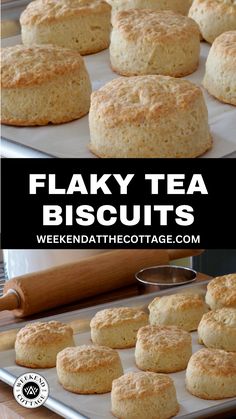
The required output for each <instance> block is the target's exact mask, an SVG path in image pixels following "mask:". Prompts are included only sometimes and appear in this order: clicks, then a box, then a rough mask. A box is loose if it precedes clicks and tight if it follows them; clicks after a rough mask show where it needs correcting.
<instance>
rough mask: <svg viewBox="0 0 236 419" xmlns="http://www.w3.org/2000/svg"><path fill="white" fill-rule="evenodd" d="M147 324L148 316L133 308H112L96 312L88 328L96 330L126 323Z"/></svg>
mask: <svg viewBox="0 0 236 419" xmlns="http://www.w3.org/2000/svg"><path fill="white" fill-rule="evenodd" d="M130 322H132V323H136V322H137V323H139V322H142V323H143V324H145V323H148V314H147V313H145V312H144V311H142V310H140V309H137V308H133V307H114V308H107V309H105V310H101V311H98V312H97V313H96V314H95V316H94V317H93V318H92V320H91V323H90V326H91V327H96V328H97V329H101V328H106V327H113V326H117V325H122V324H124V325H125V324H126V323H130Z"/></svg>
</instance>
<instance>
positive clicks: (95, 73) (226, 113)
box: [2, 36, 236, 158]
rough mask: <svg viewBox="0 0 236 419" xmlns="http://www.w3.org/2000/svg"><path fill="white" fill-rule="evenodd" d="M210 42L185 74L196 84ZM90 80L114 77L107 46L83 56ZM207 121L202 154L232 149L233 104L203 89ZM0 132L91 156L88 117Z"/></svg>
mask: <svg viewBox="0 0 236 419" xmlns="http://www.w3.org/2000/svg"><path fill="white" fill-rule="evenodd" d="M20 42H21V41H20V36H15V37H11V38H5V39H4V40H3V41H2V46H3V47H4V46H10V45H15V44H18V43H20ZM209 49H210V46H209V45H208V44H206V43H204V42H202V43H201V55H200V65H199V68H198V70H197V71H195V73H193V74H191V75H190V76H187V77H185V78H186V79H188V80H191V81H193V82H195V83H198V84H200V83H201V81H202V79H203V75H204V69H205V61H206V57H207V55H208V52H209ZM84 58H85V62H86V66H87V68H88V71H89V74H90V78H91V81H92V86H93V90H96V89H98V88H99V87H101V86H103V85H104V84H105V83H107V82H108V81H110V80H112V79H114V78H116V77H118V76H117V75H116V74H115V73H113V72H112V70H111V68H110V63H109V52H108V50H106V51H102V52H100V53H98V54H93V55H89V56H86V57H84ZM204 96H205V99H206V103H207V107H208V112H209V123H210V128H211V132H212V136H213V148H212V149H211V150H210V151H208V152H207V153H205V154H204V156H203V157H223V156H225V155H227V154H230V153H232V152H234V151H236V124H235V120H236V108H235V107H234V106H231V105H226V104H223V103H221V102H219V101H218V100H216V99H214V98H213V97H211V96H210V95H208V93H207V92H206V91H205V90H204ZM2 136H3V137H5V138H6V139H8V140H10V141H13V142H15V143H18V144H22V145H24V146H27V147H30V148H34V149H36V150H38V151H42V152H45V153H47V154H49V155H52V156H55V157H90V158H95V156H94V155H93V154H92V153H90V151H89V150H88V143H89V128H88V117H87V116H85V117H83V118H81V119H79V120H77V121H73V122H69V123H67V124H62V125H56V126H53V125H50V126H46V127H33V128H32V127H31V128H25V127H10V126H6V125H4V126H2Z"/></svg>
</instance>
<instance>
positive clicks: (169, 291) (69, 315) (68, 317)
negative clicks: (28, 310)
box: [0, 278, 211, 352]
mask: <svg viewBox="0 0 236 419" xmlns="http://www.w3.org/2000/svg"><path fill="white" fill-rule="evenodd" d="M210 280H211V278H209V279H205V280H203V281H202V280H201V281H198V280H196V281H195V282H191V283H190V284H185V285H176V286H173V287H168V289H167V288H166V289H160V290H157V291H154V292H150V293H147V294H141V295H134V296H133V297H127V298H121V299H119V300H114V301H109V302H107V303H100V304H96V305H93V306H90V307H84V308H79V309H78V308H77V309H75V310H72V311H68V312H65V313H59V314H52V315H51V316H44V317H40V319H35V320H30V323H35V322H38V321H50V320H55V319H58V320H59V318H60V319H61V321H65V322H70V321H72V320H73V319H74V317H76V318H78V315H79V316H80V315H81V314H82V315H83V314H84V313H86V312H88V311H90V310H95V309H99V310H102V309H103V308H108V307H110V306H111V307H114V306H118V305H120V304H122V305H124V304H125V303H127V304H128V302H130V301H133V300H135V301H139V300H142V299H144V298H146V297H147V296H148V297H149V296H150V298H154V297H155V296H158V295H170V294H173V290H175V291H176V292H180V290H181V289H186V288H195V287H197V286H203V285H207V284H208V282H209V281H210ZM177 290H179V291H177ZM42 314H43V312H42ZM63 319H64V320H63ZM59 321H60V320H59ZM28 323H29V320H25V321H23V322H20V323H12V324H10V325H7V326H3V327H1V330H0V333H1V332H5V331H8V330H12V329H21V328H22V327H24V326H25V325H26V324H28ZM3 352H4V351H3Z"/></svg>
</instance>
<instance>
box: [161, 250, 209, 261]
mask: <svg viewBox="0 0 236 419" xmlns="http://www.w3.org/2000/svg"><path fill="white" fill-rule="evenodd" d="M203 252H204V249H168V250H167V253H168V256H169V259H170V260H175V259H182V258H186V257H191V256H199V255H201V253H203Z"/></svg>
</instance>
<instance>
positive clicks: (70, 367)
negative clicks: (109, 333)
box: [57, 345, 120, 372]
mask: <svg viewBox="0 0 236 419" xmlns="http://www.w3.org/2000/svg"><path fill="white" fill-rule="evenodd" d="M117 361H120V358H119V354H118V352H117V351H115V350H114V349H111V348H108V347H106V346H96V345H81V346H76V347H71V348H66V349H63V351H61V352H59V354H58V355H57V363H58V365H59V366H60V367H61V368H63V369H64V370H66V371H67V372H86V371H93V370H95V369H96V368H100V367H106V366H107V367H109V366H110V365H112V364H113V363H114V362H117Z"/></svg>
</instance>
